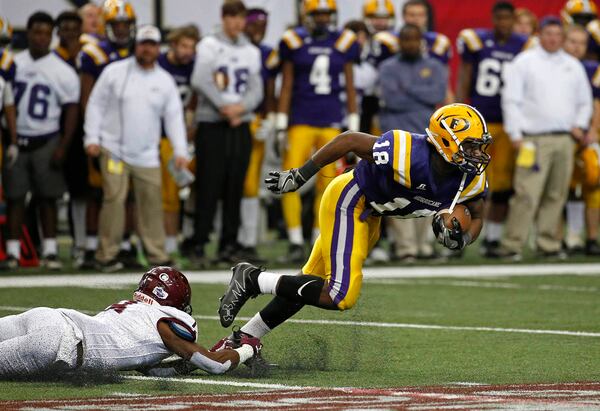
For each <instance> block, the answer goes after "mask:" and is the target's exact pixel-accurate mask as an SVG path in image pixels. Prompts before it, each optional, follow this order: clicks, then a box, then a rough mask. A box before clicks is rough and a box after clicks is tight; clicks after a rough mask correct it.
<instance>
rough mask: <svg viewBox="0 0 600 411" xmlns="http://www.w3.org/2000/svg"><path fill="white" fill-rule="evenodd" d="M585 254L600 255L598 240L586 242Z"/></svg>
mask: <svg viewBox="0 0 600 411" xmlns="http://www.w3.org/2000/svg"><path fill="white" fill-rule="evenodd" d="M585 255H591V256H599V255H600V245H598V243H597V242H596V240H587V241H586V242H585Z"/></svg>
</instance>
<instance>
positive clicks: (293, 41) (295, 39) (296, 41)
mask: <svg viewBox="0 0 600 411" xmlns="http://www.w3.org/2000/svg"><path fill="white" fill-rule="evenodd" d="M282 39H283V41H284V42H285V44H286V45H287V46H288V48H289V49H290V50H295V49H297V48H299V47H301V46H302V39H301V38H300V36H299V35H298V34H297V33H296V32H295V31H294V30H286V32H285V33H283V37H282Z"/></svg>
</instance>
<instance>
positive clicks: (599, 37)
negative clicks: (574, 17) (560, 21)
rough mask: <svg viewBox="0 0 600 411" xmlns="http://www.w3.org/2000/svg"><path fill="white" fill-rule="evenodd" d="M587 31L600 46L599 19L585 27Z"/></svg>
mask: <svg viewBox="0 0 600 411" xmlns="http://www.w3.org/2000/svg"><path fill="white" fill-rule="evenodd" d="M585 29H586V30H587V32H588V33H589V34H590V36H591V37H592V38H593V39H594V41H595V42H596V43H598V44H600V21H599V20H597V19H594V20H592V21H590V22H589V23H588V24H587V26H585Z"/></svg>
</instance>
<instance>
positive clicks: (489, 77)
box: [456, 2, 529, 257]
mask: <svg viewBox="0 0 600 411" xmlns="http://www.w3.org/2000/svg"><path fill="white" fill-rule="evenodd" d="M514 12H515V8H514V6H513V5H512V4H511V3H509V2H498V3H496V4H495V5H494V6H493V8H492V25H493V28H492V29H465V30H462V31H461V32H460V34H459V36H458V41H457V48H458V51H459V53H460V57H461V62H460V66H459V71H458V86H457V93H456V97H457V100H459V101H462V102H467V101H469V102H470V104H472V105H473V106H474V107H477V109H478V110H479V111H480V112H481V114H482V115H483V116H484V117H485V119H486V120H487V121H488V122H489V130H490V134H491V135H492V136H493V137H494V144H493V146H492V147H491V148H490V154H491V156H492V163H491V165H490V167H489V168H488V171H487V173H488V178H489V184H490V193H491V194H490V205H489V209H488V212H487V216H486V218H487V221H486V232H485V242H484V249H485V254H486V255H487V256H490V257H492V256H494V250H495V249H496V248H497V246H498V242H499V240H500V237H501V236H502V229H503V222H504V220H505V219H506V215H507V212H508V200H509V198H510V196H511V193H512V178H513V172H514V157H515V154H514V149H513V147H512V143H511V141H510V138H509V137H508V135H507V134H506V133H505V132H504V129H503V127H502V108H501V106H500V99H501V96H502V70H503V67H504V65H505V64H507V63H509V62H510V61H512V59H513V58H514V57H515V56H516V55H517V54H518V53H520V52H521V51H522V50H523V49H525V48H527V47H528V46H529V43H528V38H527V37H525V36H522V35H519V34H515V33H513V25H514V20H515V18H514V17H515V16H514Z"/></svg>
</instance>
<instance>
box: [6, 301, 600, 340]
mask: <svg viewBox="0 0 600 411" xmlns="http://www.w3.org/2000/svg"><path fill="white" fill-rule="evenodd" d="M30 308H33V307H16V306H5V305H2V306H0V311H14V312H23V311H26V310H29V309H30ZM79 311H80V312H82V313H84V314H92V315H93V314H95V313H96V312H92V311H88V310H79ZM194 318H195V319H197V320H209V321H218V320H219V317H218V316H216V315H194ZM250 318H251V317H237V320H240V321H248V320H250ZM286 322H287V323H294V324H314V325H328V326H331V325H341V326H346V327H347V326H352V327H374V328H409V329H417V330H446V331H484V332H498V333H514V334H542V335H562V336H571V337H594V338H599V337H600V332H590V331H566V330H536V329H529V328H501V327H471V326H457V325H437V324H409V323H387V322H373V321H348V320H304V319H298V318H290V319H289V320H287V321H286Z"/></svg>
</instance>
